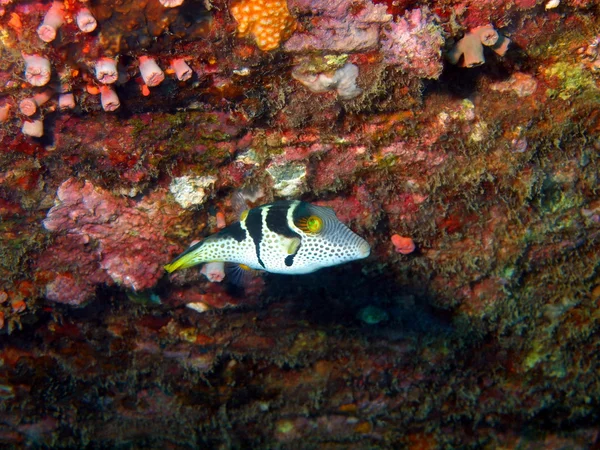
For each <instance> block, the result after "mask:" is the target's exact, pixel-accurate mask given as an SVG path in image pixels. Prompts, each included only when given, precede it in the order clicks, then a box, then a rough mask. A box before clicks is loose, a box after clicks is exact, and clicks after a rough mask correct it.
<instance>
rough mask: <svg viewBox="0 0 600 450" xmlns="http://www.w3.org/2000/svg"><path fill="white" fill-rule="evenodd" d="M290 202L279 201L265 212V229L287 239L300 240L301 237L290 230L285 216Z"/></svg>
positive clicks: (290, 204)
mask: <svg viewBox="0 0 600 450" xmlns="http://www.w3.org/2000/svg"><path fill="white" fill-rule="evenodd" d="M291 206H292V202H289V201H280V202H275V203H273V204H272V205H271V206H270V207H269V209H268V211H267V220H266V222H267V228H268V229H269V230H271V231H272V232H274V233H277V234H280V235H282V236H285V237H288V238H300V237H301V236H300V235H299V234H298V233H296V232H295V231H294V230H292V229H291V228H290V225H289V223H288V218H287V214H288V211H289V210H290V207H291Z"/></svg>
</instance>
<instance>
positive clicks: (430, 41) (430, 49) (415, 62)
mask: <svg viewBox="0 0 600 450" xmlns="http://www.w3.org/2000/svg"><path fill="white" fill-rule="evenodd" d="M383 36H384V37H385V39H383V40H382V44H381V50H382V52H383V54H384V61H385V62H386V63H388V64H393V65H395V66H398V67H399V68H400V69H402V70H403V71H404V72H406V73H409V74H411V75H414V76H416V77H420V78H438V77H439V76H440V75H441V73H442V69H443V64H442V50H441V49H442V46H443V45H444V38H443V36H442V28H441V27H440V26H439V25H438V24H437V23H436V21H435V19H434V16H433V15H432V14H431V13H430V11H429V10H428V9H427V7H423V8H418V9H413V10H410V11H408V12H407V13H406V14H405V15H404V17H402V18H400V19H398V20H397V21H395V22H392V23H391V24H390V25H389V27H386V28H385V29H384V32H383Z"/></svg>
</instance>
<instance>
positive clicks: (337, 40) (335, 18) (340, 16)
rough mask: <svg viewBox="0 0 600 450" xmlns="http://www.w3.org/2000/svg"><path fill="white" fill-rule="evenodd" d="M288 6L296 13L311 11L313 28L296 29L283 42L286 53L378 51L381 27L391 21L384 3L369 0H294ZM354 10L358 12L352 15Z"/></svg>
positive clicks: (308, 12) (309, 12)
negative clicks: (330, 0)
mask: <svg viewBox="0 0 600 450" xmlns="http://www.w3.org/2000/svg"><path fill="white" fill-rule="evenodd" d="M288 7H289V9H290V11H291V12H292V13H295V14H312V15H313V17H312V19H311V22H310V28H307V29H305V30H304V31H302V32H296V33H295V34H294V35H293V36H292V37H291V38H290V39H289V40H288V41H287V42H286V43H285V45H284V49H285V50H286V51H287V52H294V53H296V52H306V51H315V50H327V51H338V52H345V53H350V52H359V51H368V50H375V49H376V48H377V46H378V43H379V34H380V27H381V25H382V24H385V23H388V22H390V21H391V20H392V16H391V15H390V14H387V13H386V8H385V5H373V3H371V2H370V1H367V0H362V1H358V2H352V1H349V0H336V1H333V2H329V1H326V0H316V1H315V0H313V1H311V0H291V1H289V2H288ZM353 11H359V12H357V13H356V14H353V13H352V12H353Z"/></svg>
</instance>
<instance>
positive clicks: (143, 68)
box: [140, 56, 165, 87]
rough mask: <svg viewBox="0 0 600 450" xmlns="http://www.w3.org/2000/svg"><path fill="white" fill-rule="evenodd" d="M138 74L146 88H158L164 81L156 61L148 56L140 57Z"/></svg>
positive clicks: (163, 75)
mask: <svg viewBox="0 0 600 450" xmlns="http://www.w3.org/2000/svg"><path fill="white" fill-rule="evenodd" d="M140 72H141V74H142V78H143V79H144V83H146V86H149V87H153V86H158V85H159V84H160V83H162V82H163V80H164V79H165V74H164V72H163V71H162V70H161V68H160V67H158V64H156V61H155V60H154V59H152V58H149V57H148V56H140Z"/></svg>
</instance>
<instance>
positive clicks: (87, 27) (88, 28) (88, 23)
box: [75, 8, 98, 33]
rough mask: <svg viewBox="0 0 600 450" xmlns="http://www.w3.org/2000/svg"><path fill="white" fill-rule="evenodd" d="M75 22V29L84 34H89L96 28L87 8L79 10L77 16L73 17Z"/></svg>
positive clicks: (94, 19) (94, 20) (96, 24)
mask: <svg viewBox="0 0 600 450" xmlns="http://www.w3.org/2000/svg"><path fill="white" fill-rule="evenodd" d="M75 22H77V27H78V28H79V29H80V30H81V31H83V32H84V33H91V32H92V31H94V30H95V29H96V27H97V26H98V22H96V18H95V17H94V16H93V14H92V13H91V11H90V10H89V9H87V8H81V9H80V10H79V12H78V13H77V16H75Z"/></svg>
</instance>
